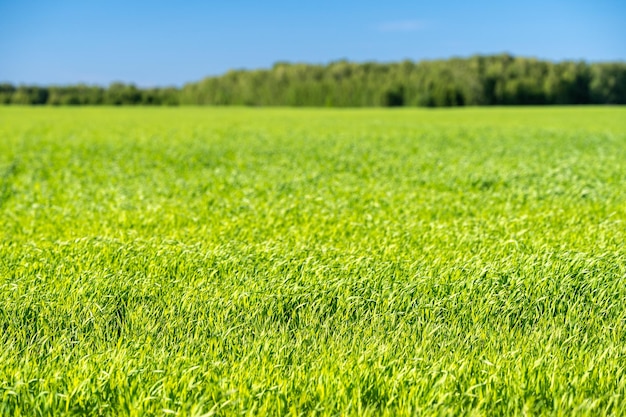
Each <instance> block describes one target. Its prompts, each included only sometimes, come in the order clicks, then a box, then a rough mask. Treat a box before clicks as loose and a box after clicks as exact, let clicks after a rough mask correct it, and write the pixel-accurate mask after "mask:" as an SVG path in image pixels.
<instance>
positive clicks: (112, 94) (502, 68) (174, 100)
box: [0, 54, 626, 107]
mask: <svg viewBox="0 0 626 417" xmlns="http://www.w3.org/2000/svg"><path fill="white" fill-rule="evenodd" d="M0 104H27V105H28V104H51V105H99V104H106V105H178V104H190V105H238V106H312V107H322V106H325V107H379V106H382V107H395V106H421V107H453V106H480V105H537V104H626V63H624V62H613V63H594V64H588V63H585V62H573V61H563V62H557V63H554V62H549V61H540V60H537V59H534V58H521V57H513V56H511V55H508V54H502V55H493V56H473V57H470V58H452V59H449V60H438V61H422V62H417V63H416V62H411V61H403V62H398V63H376V62H365V63H353V62H348V61H345V60H342V61H336V62H332V63H330V64H328V65H309V64H290V63H286V62H278V63H276V64H275V65H274V66H273V67H272V68H270V69H265V70H231V71H229V72H227V73H226V74H224V75H221V76H218V77H208V78H205V79H204V80H201V81H199V82H195V83H189V84H186V85H185V86H184V87H182V88H174V87H169V88H145V89H143V88H138V87H136V86H135V85H133V84H122V83H113V84H111V85H110V86H109V87H108V88H102V87H95V86H86V85H76V86H65V87H55V86H53V87H33V86H19V87H17V88H16V87H14V86H12V85H9V84H2V85H0Z"/></svg>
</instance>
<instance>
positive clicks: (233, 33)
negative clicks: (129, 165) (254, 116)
mask: <svg viewBox="0 0 626 417" xmlns="http://www.w3.org/2000/svg"><path fill="white" fill-rule="evenodd" d="M501 52H509V53H512V54H514V55H520V56H533V57H538V58H545V59H550V60H563V59H575V60H579V59H582V60H586V61H607V60H621V61H623V60H626V0H584V1H583V0H569V1H566V0H543V1H540V0H526V1H521V0H519V1H506V0H501V1H469V0H465V1H432V0H430V1H392V0H387V1H382V0H380V1H368V0H362V1H356V0H347V1H339V0H335V1H327V0H317V1H308V2H305V1H278V0H265V1H261V0H257V1H247V0H230V1H219V2H218V1H213V0H206V1H179V2H176V1H160V0H155V1H132V0H126V1H118V0H106V1H103V0H81V1H76V0H56V1H53V0H48V1H43V0H0V82H2V81H5V82H11V83H15V84H19V83H29V84H31V83H34V84H72V83H78V82H84V83H89V84H102V85H106V84H109V83H110V82H112V81H123V82H133V83H136V84H138V85H140V86H162V85H182V84H184V83H186V82H190V81H196V80H199V79H201V78H203V77H205V76H207V75H216V74H221V73H223V72H225V71H227V70H228V69H231V68H263V67H269V66H271V65H272V64H273V63H274V62H276V61H292V62H293V61H297V62H310V63H327V62H329V61H333V60H337V59H342V58H345V59H349V60H352V61H368V60H374V61H396V60H402V59H407V58H408V59H411V60H422V59H432V58H448V57H451V56H469V55H472V54H477V53H480V54H492V53H501Z"/></svg>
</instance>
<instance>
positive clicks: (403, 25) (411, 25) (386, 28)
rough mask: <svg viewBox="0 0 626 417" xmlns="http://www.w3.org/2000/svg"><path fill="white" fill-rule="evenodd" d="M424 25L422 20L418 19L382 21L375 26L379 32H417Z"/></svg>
mask: <svg viewBox="0 0 626 417" xmlns="http://www.w3.org/2000/svg"><path fill="white" fill-rule="evenodd" d="M424 27H425V25H424V22H422V21H420V20H396V21H392V22H383V23H381V24H379V25H378V26H377V29H378V31H379V32H417V31H419V30H422V29H424Z"/></svg>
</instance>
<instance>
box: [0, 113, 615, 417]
mask: <svg viewBox="0 0 626 417" xmlns="http://www.w3.org/2000/svg"><path fill="white" fill-rule="evenodd" d="M625 242H626V108H624V107H569V108H560V107H542V108H481V109H477V108H467V109H457V110H453V109H441V110H423V109H422V110H418V109H398V110H383V109H361V110H348V109H343V110H337V109H280V108H277V109H257V108H193V107H189V108H185V107H182V108H88V107H83V108H49V107H48V108H25V107H11V108H8V107H0V415H3V416H4V415H6V416H9V415H11V416H20V415H25V416H52V415H55V416H56V415H65V414H68V415H70V414H71V415H103V416H117V415H134V416H143V415H164V414H172V415H179V416H199V415H257V414H258V415H300V414H304V415H376V416H378V415H388V416H396V415H399V416H402V415H425V416H429V415H451V416H457V415H502V416H509V415H537V414H539V415H559V416H569V415H594V416H595V415H624V414H626V244H625Z"/></svg>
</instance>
